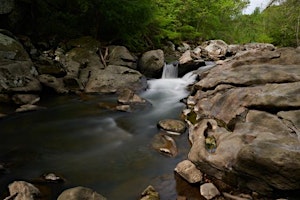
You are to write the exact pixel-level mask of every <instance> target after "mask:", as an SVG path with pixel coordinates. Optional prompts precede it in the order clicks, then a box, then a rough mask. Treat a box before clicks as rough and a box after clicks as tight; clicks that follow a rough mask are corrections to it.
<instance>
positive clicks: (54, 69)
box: [34, 58, 67, 78]
mask: <svg viewBox="0 0 300 200" xmlns="http://www.w3.org/2000/svg"><path fill="white" fill-rule="evenodd" d="M34 65H35V67H36V69H37V71H38V73H39V74H49V75H52V76H54V77H57V78H60V77H64V76H65V75H66V74H67V72H66V71H65V69H64V66H63V65H62V64H61V63H60V62H58V61H56V60H51V59H48V58H40V59H39V60H37V61H35V62H34Z"/></svg>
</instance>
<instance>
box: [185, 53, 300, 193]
mask: <svg viewBox="0 0 300 200" xmlns="http://www.w3.org/2000/svg"><path fill="white" fill-rule="evenodd" d="M291 55H292V56H291ZM299 58H300V55H299V53H298V52H297V50H296V49H291V48H288V49H287V48H284V49H276V50H272V51H270V50H268V49H264V50H257V49H255V50H253V49H252V50H249V51H245V52H243V53H238V54H237V55H236V56H234V57H233V58H232V59H229V60H227V61H225V62H223V63H222V64H219V65H217V66H215V67H214V68H211V69H210V70H208V71H206V72H204V73H201V74H200V73H199V76H200V78H201V80H200V81H199V82H198V83H196V84H195V85H194V89H193V90H194V91H193V95H191V96H190V97H188V101H187V102H189V104H188V109H187V110H186V111H187V112H186V113H185V116H186V120H189V122H188V124H189V125H190V127H189V139H190V142H191V144H192V147H191V150H190V152H189V155H188V158H189V160H191V161H192V162H193V163H194V164H195V165H196V166H197V168H199V169H200V170H201V171H202V172H203V173H206V174H208V175H209V176H212V177H215V178H217V179H219V180H223V181H224V182H225V183H228V184H229V185H231V186H234V187H239V188H246V189H250V190H252V191H256V192H258V193H260V194H273V193H274V192H275V191H292V190H299V189H300V185H299V182H300V171H299V169H300V148H299V147H300V140H299V138H300V129H299V122H300V118H299V117H300V114H299V113H300V111H299V108H300V93H299V91H300V70H299V69H300V60H299Z"/></svg>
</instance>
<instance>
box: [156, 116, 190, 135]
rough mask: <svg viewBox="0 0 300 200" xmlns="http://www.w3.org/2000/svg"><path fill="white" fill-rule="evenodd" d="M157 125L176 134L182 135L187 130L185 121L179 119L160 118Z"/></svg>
mask: <svg viewBox="0 0 300 200" xmlns="http://www.w3.org/2000/svg"><path fill="white" fill-rule="evenodd" d="M157 126H158V128H160V129H162V130H164V131H166V132H168V133H170V134H174V135H181V134H182V133H184V132H185V130H186V124H185V122H183V121H181V120H177V119H164V120H160V121H159V122H158V124H157Z"/></svg>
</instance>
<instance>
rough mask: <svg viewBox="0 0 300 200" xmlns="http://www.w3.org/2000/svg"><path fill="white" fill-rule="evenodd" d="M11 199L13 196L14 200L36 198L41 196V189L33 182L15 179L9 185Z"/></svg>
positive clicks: (34, 199) (31, 199)
mask: <svg viewBox="0 0 300 200" xmlns="http://www.w3.org/2000/svg"><path fill="white" fill-rule="evenodd" d="M8 189H9V194H10V197H7V198H6V199H10V198H11V197H13V199H14V200H36V199H39V197H40V195H41V194H40V191H39V189H37V188H36V187H35V186H34V185H32V184H31V183H27V182H25V181H15V182H13V183H11V184H9V186H8Z"/></svg>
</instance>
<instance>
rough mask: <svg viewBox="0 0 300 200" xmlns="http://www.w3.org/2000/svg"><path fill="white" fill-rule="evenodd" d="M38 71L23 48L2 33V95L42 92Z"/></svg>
mask: <svg viewBox="0 0 300 200" xmlns="http://www.w3.org/2000/svg"><path fill="white" fill-rule="evenodd" d="M35 72H36V69H35V68H34V67H33V63H32V61H31V60H30V58H29V56H28V54H27V52H26V51H25V49H24V48H23V46H22V45H21V44H20V43H19V42H18V41H16V40H15V39H14V38H12V37H9V36H7V35H3V34H1V33H0V93H7V92H10V93H19V92H21V93H27V92H39V91H41V89H42V88H41V85H40V83H39V81H38V80H37V79H36V77H35Z"/></svg>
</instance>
